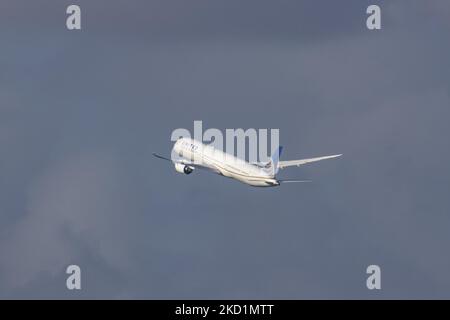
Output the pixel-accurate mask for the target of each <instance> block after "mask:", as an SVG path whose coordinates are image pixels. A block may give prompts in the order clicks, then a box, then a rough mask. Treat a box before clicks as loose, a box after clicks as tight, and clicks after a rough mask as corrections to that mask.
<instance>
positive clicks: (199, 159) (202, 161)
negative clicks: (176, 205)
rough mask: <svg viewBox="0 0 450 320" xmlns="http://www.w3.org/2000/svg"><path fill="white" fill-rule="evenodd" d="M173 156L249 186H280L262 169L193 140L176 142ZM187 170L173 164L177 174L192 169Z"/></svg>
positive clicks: (181, 165)
mask: <svg viewBox="0 0 450 320" xmlns="http://www.w3.org/2000/svg"><path fill="white" fill-rule="evenodd" d="M174 156H175V157H180V158H181V159H185V160H187V163H188V162H192V163H195V167H204V168H207V169H209V170H212V171H214V172H216V173H218V174H220V175H223V176H225V177H229V178H233V179H236V180H238V181H241V182H243V183H245V184H248V185H251V186H255V187H274V186H279V185H280V182H279V181H278V180H277V179H275V177H274V174H271V172H269V171H268V170H266V169H265V168H264V167H262V166H259V165H256V164H251V163H249V162H247V161H244V160H242V159H239V158H237V157H235V156H233V155H230V154H228V153H225V152H223V151H222V150H219V149H216V148H214V147H213V146H212V145H205V144H203V143H201V142H199V141H196V140H194V139H189V138H181V139H179V140H177V141H176V142H175V144H174V146H173V149H172V157H174ZM186 167H188V170H186ZM189 168H190V167H189V165H188V164H186V165H184V164H180V163H176V164H175V169H176V170H177V171H178V172H184V173H190V172H191V171H192V170H193V167H192V168H191V169H189Z"/></svg>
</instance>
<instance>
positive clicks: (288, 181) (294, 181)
mask: <svg viewBox="0 0 450 320" xmlns="http://www.w3.org/2000/svg"><path fill="white" fill-rule="evenodd" d="M278 182H279V183H296V182H312V181H311V180H293V179H286V180H278Z"/></svg>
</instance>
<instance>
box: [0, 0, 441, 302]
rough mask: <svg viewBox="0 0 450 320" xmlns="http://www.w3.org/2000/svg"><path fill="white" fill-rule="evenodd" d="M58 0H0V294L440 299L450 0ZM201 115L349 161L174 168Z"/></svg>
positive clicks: (288, 147) (292, 147) (299, 151)
mask: <svg viewBox="0 0 450 320" xmlns="http://www.w3.org/2000/svg"><path fill="white" fill-rule="evenodd" d="M71 3H72V2H69V1H56V0H54V1H42V0H40V1H34V2H33V3H30V2H29V1H23V0H22V1H16V0H14V1H12V0H7V1H2V2H1V3H0V41H1V48H2V50H1V53H0V70H1V72H0V152H1V158H0V297H1V298H80V297H83V298H289V299H292V298H450V277H449V276H448V270H449V269H450V255H449V254H448V246H449V243H450V235H449V232H448V231H449V226H450V198H449V197H448V192H449V189H450V170H448V159H449V157H450V148H449V147H450V143H449V142H448V137H449V136H450V126H449V125H448V119H450V95H449V92H450V64H449V62H448V57H449V56H450V43H449V41H448V39H449V32H450V3H449V2H448V1H446V0H442V1H439V0H432V1H409V0H408V1H402V0H397V1H361V0H355V1H339V2H337V1H312V0H311V1H268V0H264V1H261V0H260V1H256V0H255V1H244V2H243V1H234V0H233V1H229V0H227V1H214V2H212V1H189V2H187V1H181V0H179V1H178V0H177V1H127V2H126V4H125V2H123V1H100V0H98V1H75V2H74V3H77V4H79V5H80V6H81V9H82V28H83V29H82V30H81V31H75V32H73V31H67V30H66V28H65V19H66V15H65V9H66V7H67V6H68V5H69V4H71ZM372 3H377V4H380V5H381V8H382V30H381V31H369V30H367V29H366V27H365V18H366V15H365V10H366V8H367V6H368V5H369V4H372ZM194 120H203V124H204V127H205V129H206V128H219V129H225V128H279V129H280V142H281V144H282V145H284V147H285V149H284V154H283V158H284V159H295V158H303V157H310V156H318V155H326V154H334V153H344V157H343V158H341V159H339V160H333V161H331V160H330V161H325V162H322V163H320V164H312V165H309V166H304V167H302V168H293V169H287V170H285V171H283V172H282V176H283V177H291V178H307V179H311V180H313V183H311V184H303V185H302V184H290V185H284V186H282V187H280V188H268V189H259V188H251V187H248V186H245V185H243V184H240V183H238V182H235V181H232V180H228V179H224V178H222V177H219V176H215V175H209V174H205V173H202V172H199V173H195V174H192V175H190V176H183V175H180V174H177V173H176V172H175V170H174V169H173V168H172V167H171V166H170V165H168V164H167V163H165V162H163V161H160V160H158V159H154V158H153V157H152V156H151V153H152V152H158V153H163V154H164V153H165V154H169V152H170V148H171V143H170V134H171V132H172V130H174V129H176V128H187V129H190V130H192V129H193V121H194ZM69 264H78V265H79V266H80V267H81V269H82V287H83V289H82V290H81V291H79V292H73V291H68V290H67V289H66V287H65V279H66V274H65V268H66V267H67V265H69ZM370 264H377V265H380V267H381V269H382V290H381V291H376V292H374V291H369V290H367V288H366V285H365V281H366V277H367V275H366V273H365V269H366V267H367V266H368V265H370Z"/></svg>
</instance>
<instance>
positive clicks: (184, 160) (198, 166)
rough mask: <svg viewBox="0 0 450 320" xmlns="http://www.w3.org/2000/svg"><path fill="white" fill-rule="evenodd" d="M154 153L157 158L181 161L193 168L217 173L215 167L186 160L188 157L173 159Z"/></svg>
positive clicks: (175, 161) (174, 161)
mask: <svg viewBox="0 0 450 320" xmlns="http://www.w3.org/2000/svg"><path fill="white" fill-rule="evenodd" d="M152 154H153V156H155V157H156V158H159V159H162V160H166V161H170V162H172V163H180V164H184V165H185V166H189V167H192V168H195V169H202V170H206V171H210V172H214V173H217V172H216V171H215V170H213V169H211V168H209V167H206V166H202V165H199V164H198V163H195V162H192V161H189V160H186V159H179V160H172V159H170V158H167V157H164V156H161V155H159V154H157V153H152Z"/></svg>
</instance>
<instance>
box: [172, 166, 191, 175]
mask: <svg viewBox="0 0 450 320" xmlns="http://www.w3.org/2000/svg"><path fill="white" fill-rule="evenodd" d="M175 170H176V171H177V172H179V173H184V174H190V173H192V171H194V168H193V167H190V166H186V165H184V164H181V163H175Z"/></svg>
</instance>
